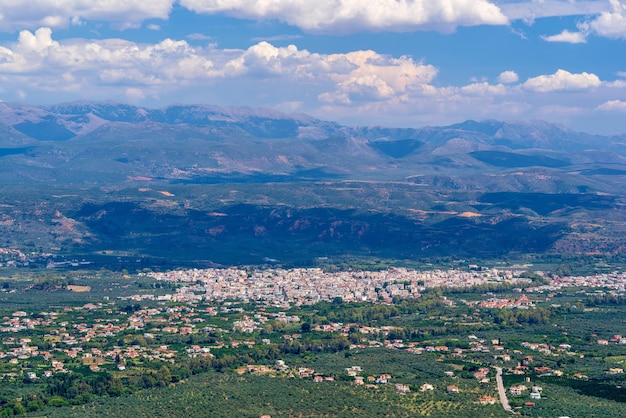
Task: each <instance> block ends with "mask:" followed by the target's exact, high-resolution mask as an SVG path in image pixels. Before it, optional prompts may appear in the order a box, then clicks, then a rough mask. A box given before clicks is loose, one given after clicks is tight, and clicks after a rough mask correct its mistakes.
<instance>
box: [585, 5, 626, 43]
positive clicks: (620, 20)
mask: <svg viewBox="0 0 626 418" xmlns="http://www.w3.org/2000/svg"><path fill="white" fill-rule="evenodd" d="M610 3H611V8H612V11H610V12H602V13H601V14H600V16H598V17H597V18H596V19H594V20H592V21H591V22H589V24H588V27H589V29H590V30H592V31H593V32H594V33H596V34H598V35H600V36H604V37H607V38H614V39H626V4H624V3H622V2H620V1H619V0H610Z"/></svg>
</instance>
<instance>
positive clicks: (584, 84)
mask: <svg viewBox="0 0 626 418" xmlns="http://www.w3.org/2000/svg"><path fill="white" fill-rule="evenodd" d="M601 84H602V82H601V81H600V78H598V76H597V75H595V74H593V73H586V72H583V73H580V74H572V73H570V72H568V71H565V70H561V69H559V70H558V71H557V72H555V73H554V74H551V75H540V76H538V77H533V78H529V79H528V80H526V82H525V83H524V84H523V87H524V88H525V89H527V90H532V91H536V92H540V93H547V92H554V91H566V90H585V89H590V88H595V87H599V86H600V85H601Z"/></svg>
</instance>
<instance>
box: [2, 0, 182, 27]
mask: <svg viewBox="0 0 626 418" xmlns="http://www.w3.org/2000/svg"><path fill="white" fill-rule="evenodd" d="M175 1H176V0H149V1H147V0H99V1H93V0H29V1H22V0H10V1H1V2H0V30H2V31H14V30H21V29H25V28H28V29H32V28H37V27H40V26H47V27H52V28H60V27H67V26H69V25H70V24H74V25H78V24H81V23H82V21H83V20H84V19H87V20H101V21H106V22H111V23H113V24H114V26H116V27H119V28H122V29H124V28H129V27H135V26H138V25H139V24H140V23H141V22H143V21H144V20H146V19H150V18H159V19H167V18H168V16H169V13H170V11H171V9H172V5H173V4H174V2H175Z"/></svg>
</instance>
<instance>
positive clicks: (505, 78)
mask: <svg viewBox="0 0 626 418" xmlns="http://www.w3.org/2000/svg"><path fill="white" fill-rule="evenodd" d="M518 81H519V76H518V75H517V73H516V72H515V71H511V70H508V71H503V72H501V73H500V75H499V76H498V82H499V83H502V84H512V83H517V82H518Z"/></svg>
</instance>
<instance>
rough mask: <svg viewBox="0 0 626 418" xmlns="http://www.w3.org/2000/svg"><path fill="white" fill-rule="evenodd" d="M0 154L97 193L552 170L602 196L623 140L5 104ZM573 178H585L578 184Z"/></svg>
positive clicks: (120, 107) (510, 127) (198, 111)
mask: <svg viewBox="0 0 626 418" xmlns="http://www.w3.org/2000/svg"><path fill="white" fill-rule="evenodd" d="M0 149H3V150H4V151H1V152H0V155H4V156H5V157H4V161H5V162H9V161H11V163H12V164H15V165H14V166H13V168H12V171H13V172H18V171H20V169H21V170H26V169H28V170H32V171H35V172H36V171H37V169H36V167H39V168H40V169H41V174H40V176H41V177H42V178H46V179H50V178H52V179H57V180H58V181H61V182H66V181H70V178H71V177H72V176H74V177H75V178H79V179H80V180H89V181H95V182H100V181H103V180H105V178H106V174H107V173H108V174H109V176H110V179H116V180H115V181H118V180H119V179H123V178H125V177H133V176H143V177H151V178H162V179H169V180H173V181H174V180H175V181H180V180H185V181H192V182H193V181H198V182H207V181H208V182H213V181H218V182H222V181H228V180H229V179H230V180H232V179H245V181H261V179H265V180H264V181H270V180H269V179H274V180H278V181H291V180H294V179H295V180H303V179H305V178H306V179H308V180H322V179H338V178H343V179H368V180H385V181H386V180H392V179H393V180H402V179H409V178H415V176H416V175H426V176H432V175H437V176H442V175H443V176H452V175H454V176H457V177H462V178H463V179H458V178H457V180H456V182H457V183H459V184H460V185H462V184H467V182H468V181H469V180H470V179H468V177H470V176H473V177H476V176H483V175H485V174H488V173H491V174H495V173H501V174H504V175H505V176H508V177H511V173H513V172H514V171H513V170H515V169H519V168H524V169H527V170H531V172H536V171H537V170H546V169H548V170H552V172H551V173H552V174H553V175H556V174H558V175H559V176H561V177H564V178H566V179H565V180H564V181H563V182H562V183H563V184H572V183H580V184H579V185H581V186H582V187H585V188H592V189H593V188H595V187H596V186H601V185H602V184H594V183H598V182H597V181H595V180H594V178H592V177H593V175H602V174H604V175H609V174H611V175H613V176H615V175H619V174H620V173H621V172H622V171H626V136H621V137H620V136H616V137H605V136H599V135H591V134H586V133H578V132H573V131H571V130H569V129H567V128H565V127H563V126H559V125H554V124H549V123H547V122H544V121H527V122H503V121H496V120H486V121H482V122H477V121H472V120H468V121H465V122H462V123H458V124H453V125H449V126H443V127H424V128H385V127H348V126H342V125H339V124H337V123H334V122H328V121H323V120H320V119H316V118H314V117H311V116H308V115H303V114H295V115H290V114H286V113H282V112H279V111H276V110H272V109H263V108H249V107H225V106H210V105H172V106H168V107H164V108H161V109H149V108H145V107H138V106H132V105H126V104H118V103H111V102H74V103H65V104H58V105H46V106H29V105H23V104H15V103H0ZM61 166H62V167H63V173H58V170H59V169H60V167H61ZM46 168H47V170H46ZM45 171H48V172H47V173H44V172H45ZM94 171H95V172H94ZM302 173H305V174H304V177H303V174H302ZM311 173H314V174H313V175H312V174H311ZM572 173H574V174H576V175H577V174H581V173H582V174H583V175H586V176H587V177H580V176H579V177H580V179H582V181H573V179H572V178H571V177H572ZM29 174H32V173H29ZM30 177H31V178H33V179H35V178H37V177H38V176H36V175H30ZM6 180H7V181H11V175H10V174H8V177H7V178H6ZM426 181H427V182H432V181H433V180H432V179H430V180H428V179H426ZM504 182H506V183H509V186H504V185H503V186H502V187H503V190H507V191H510V190H512V187H514V186H511V184H510V183H511V181H510V179H508V180H505V181H504ZM600 183H602V182H600ZM605 183H606V182H605ZM609 183H610V182H609ZM460 187H463V186H460ZM468 187H471V186H468ZM542 187H543V186H542ZM572 190H573V189H572V188H571V187H563V190H554V191H555V192H561V191H564V192H570V191H572ZM598 190H602V191H606V190H605V188H604V189H603V188H602V187H600V188H599V189H598Z"/></svg>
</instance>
